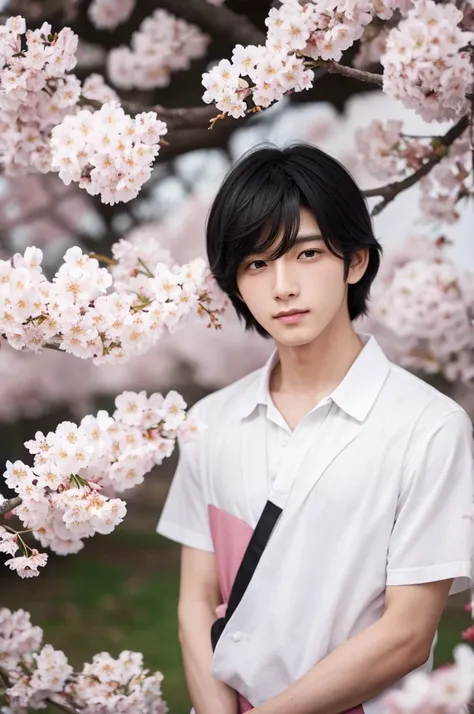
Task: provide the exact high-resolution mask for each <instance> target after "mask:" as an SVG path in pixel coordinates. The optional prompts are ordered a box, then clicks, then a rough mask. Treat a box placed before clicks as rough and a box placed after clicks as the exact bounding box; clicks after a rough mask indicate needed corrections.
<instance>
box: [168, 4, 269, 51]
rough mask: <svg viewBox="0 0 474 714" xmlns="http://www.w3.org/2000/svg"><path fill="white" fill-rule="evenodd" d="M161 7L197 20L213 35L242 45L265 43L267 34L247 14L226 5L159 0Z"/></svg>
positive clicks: (187, 18)
mask: <svg viewBox="0 0 474 714" xmlns="http://www.w3.org/2000/svg"><path fill="white" fill-rule="evenodd" d="M156 4H157V5H158V6H159V7H162V8H164V9H165V10H168V12H171V13H172V14H173V15H177V16H178V17H184V18H186V20H188V22H195V23H196V24H198V25H199V26H200V27H201V28H202V29H203V30H204V31H205V32H208V33H209V34H211V35H221V36H223V37H225V38H226V41H227V42H230V43H232V44H235V45H237V44H242V45H263V44H265V34H264V33H263V32H260V30H258V29H257V28H256V27H255V25H253V24H252V23H251V22H250V20H249V19H248V18H247V17H246V16H245V15H241V14H238V13H236V12H234V11H233V10H230V9H229V8H228V7H226V6H225V5H221V6H220V7H213V6H212V5H211V4H210V3H209V2H207V0H159V2H157V3H156Z"/></svg>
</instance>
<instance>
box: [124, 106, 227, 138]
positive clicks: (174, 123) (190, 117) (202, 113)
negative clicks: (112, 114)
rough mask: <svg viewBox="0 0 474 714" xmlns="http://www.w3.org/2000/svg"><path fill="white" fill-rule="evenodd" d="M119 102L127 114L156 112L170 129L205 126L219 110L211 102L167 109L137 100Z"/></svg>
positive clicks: (201, 127)
mask: <svg viewBox="0 0 474 714" xmlns="http://www.w3.org/2000/svg"><path fill="white" fill-rule="evenodd" d="M121 104H122V107H123V108H124V109H125V111H127V112H128V113H129V114H139V113H140V112H144V111H148V112H149V111H152V112H156V113H157V115H158V119H161V120H162V121H165V122H166V124H167V125H168V129H169V130H170V131H175V130H177V129H204V128H207V127H208V126H209V122H210V120H211V119H213V118H214V117H215V116H216V115H217V114H219V111H218V110H217V109H216V108H215V106H214V105H212V104H211V105H209V106H206V105H204V106H201V107H180V108H179V109H169V108H167V107H162V106H160V105H155V106H152V107H145V106H143V105H142V104H139V103H137V102H127V101H124V102H122V103H121Z"/></svg>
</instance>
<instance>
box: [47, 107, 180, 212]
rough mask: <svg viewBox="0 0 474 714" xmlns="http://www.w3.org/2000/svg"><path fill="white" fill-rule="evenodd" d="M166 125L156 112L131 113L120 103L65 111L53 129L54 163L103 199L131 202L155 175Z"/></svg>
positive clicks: (68, 178)
mask: <svg viewBox="0 0 474 714" xmlns="http://www.w3.org/2000/svg"><path fill="white" fill-rule="evenodd" d="M166 132H167V127H166V124H165V123H164V122H162V121H160V120H159V119H158V118H157V116H156V114H155V112H143V113H141V114H138V115H137V116H136V117H134V118H132V117H131V116H129V115H128V114H126V113H125V112H124V110H123V109H122V107H120V106H119V104H118V103H117V102H113V101H112V102H106V103H105V104H103V105H102V107H101V108H100V109H99V111H96V112H92V111H90V110H89V109H83V110H82V111H80V112H79V113H77V114H70V115H68V116H66V117H65V118H64V119H63V121H62V122H61V123H60V124H58V125H57V126H55V127H54V128H53V130H52V132H51V151H52V156H51V166H52V168H53V169H55V170H57V171H58V172H59V177H60V179H61V180H62V181H63V182H64V183H65V184H66V186H67V185H69V184H70V183H71V181H74V182H77V183H78V184H79V187H80V188H84V189H85V190H86V191H87V193H89V194H90V195H91V196H97V195H100V197H101V200H102V202H103V203H108V204H114V203H117V202H119V201H122V202H125V203H126V202H128V201H131V200H132V199H133V198H136V196H138V194H139V192H140V189H141V187H142V185H143V184H144V183H145V182H146V181H148V179H149V178H150V176H151V171H152V164H153V161H154V159H155V158H156V156H157V155H158V152H159V149H160V137H161V136H163V135H164V134H166Z"/></svg>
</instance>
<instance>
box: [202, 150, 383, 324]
mask: <svg viewBox="0 0 474 714" xmlns="http://www.w3.org/2000/svg"><path fill="white" fill-rule="evenodd" d="M301 207H306V208H307V209H308V210H310V211H311V213H312V214H313V216H314V217H315V219H316V221H317V223H318V226H319V229H320V232H321V235H322V237H323V240H324V243H325V244H326V246H327V248H328V249H329V250H330V251H331V253H333V255H336V256H337V257H338V258H341V259H342V260H344V264H345V278H346V277H347V275H348V272H349V267H350V264H351V261H352V258H353V256H354V254H355V253H356V251H358V250H361V249H364V248H365V249H368V251H369V260H368V265H367V269H366V271H365V274H364V275H363V277H362V278H361V279H360V280H359V281H358V282H357V283H355V284H351V285H349V288H348V310H349V317H350V319H351V320H355V319H356V318H357V317H359V316H361V315H364V314H366V313H367V310H368V299H369V291H370V286H371V284H372V281H373V280H374V278H375V276H376V275H377V272H378V269H379V265H380V258H381V254H382V247H381V245H380V244H379V242H378V241H377V239H376V238H375V236H374V233H373V229H372V222H371V219H370V215H369V212H368V210H367V204H366V201H365V198H364V196H363V195H362V193H361V191H360V189H359V188H358V186H357V184H356V183H355V181H354V179H353V178H352V176H351V175H350V174H349V172H348V171H347V170H346V169H345V168H344V167H343V166H342V164H340V163H339V162H338V161H337V160H336V159H334V158H333V157H331V156H329V155H328V154H326V153H325V152H324V151H321V149H317V148H316V147H314V146H310V145H308V144H303V143H298V144H293V145H290V146H288V147H286V148H284V149H279V148H277V147H273V146H263V147H257V149H253V150H251V151H250V152H248V153H246V154H245V155H244V156H243V157H242V158H241V159H240V160H239V161H238V162H237V163H236V164H235V165H234V166H233V167H232V168H231V170H230V171H229V173H228V174H227V176H226V178H225V179H224V182H223V183H222V185H221V187H220V189H219V191H218V193H217V195H216V197H215V199H214V202H213V204H212V207H211V210H210V213H209V217H208V221H207V228H206V234H207V255H208V260H209V265H210V268H211V271H212V273H213V275H214V277H215V279H216V281H217V283H218V285H219V286H220V288H221V289H222V290H223V291H224V292H225V293H226V294H227V295H228V296H229V298H230V300H231V301H232V304H233V306H234V308H235V310H236V311H237V314H238V315H239V317H240V318H241V319H243V320H244V321H245V326H246V329H255V330H256V331H257V332H258V333H259V334H260V335H263V336H265V337H268V336H269V335H268V333H267V332H266V330H264V329H263V327H262V326H261V325H260V324H259V323H258V322H257V321H256V320H255V318H254V317H253V315H252V313H251V312H250V310H249V309H248V307H247V306H246V305H245V303H244V302H243V301H242V300H241V299H240V298H239V296H238V288H237V272H238V269H239V266H240V265H241V263H242V261H243V260H244V259H245V258H246V257H248V256H249V255H254V254H259V253H263V252H265V251H267V250H268V249H269V248H270V247H271V246H272V245H273V244H275V251H273V253H272V255H271V256H270V257H271V258H272V259H275V258H279V257H280V256H282V255H283V254H284V253H286V252H287V251H288V250H290V248H292V247H293V245H294V243H295V239H296V237H297V235H298V231H299V224H300V208H301ZM277 239H278V240H277Z"/></svg>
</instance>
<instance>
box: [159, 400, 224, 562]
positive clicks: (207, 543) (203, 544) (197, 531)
mask: <svg viewBox="0 0 474 714" xmlns="http://www.w3.org/2000/svg"><path fill="white" fill-rule="evenodd" d="M192 411H193V414H192V416H193V417H197V415H196V413H195V409H193V410H192ZM204 440H205V439H204V437H203V435H200V436H198V437H197V438H196V439H194V440H193V441H184V442H183V441H180V443H179V461H178V466H177V469H176V472H175V474H174V476H173V480H172V482H171V486H170V489H169V491H168V495H167V498H166V501H165V505H164V507H163V511H162V513H161V517H160V519H159V521H158V525H157V528H156V530H157V532H158V533H159V534H160V535H162V536H164V537H165V538H169V539H170V540H174V541H176V542H177V543H181V545H186V546H189V547H190V548H197V549H199V550H207V551H210V552H213V550H214V548H213V545H212V538H211V531H210V527H209V517H208V507H207V500H206V496H205V491H204V486H203V478H202V473H200V468H199V462H200V459H199V452H200V450H201V449H202V445H203V441H204Z"/></svg>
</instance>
